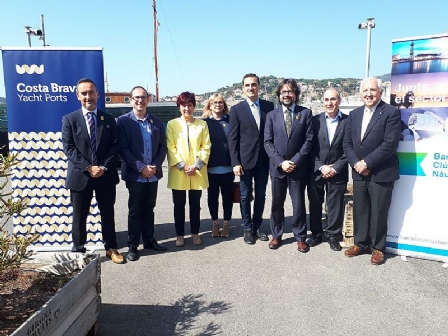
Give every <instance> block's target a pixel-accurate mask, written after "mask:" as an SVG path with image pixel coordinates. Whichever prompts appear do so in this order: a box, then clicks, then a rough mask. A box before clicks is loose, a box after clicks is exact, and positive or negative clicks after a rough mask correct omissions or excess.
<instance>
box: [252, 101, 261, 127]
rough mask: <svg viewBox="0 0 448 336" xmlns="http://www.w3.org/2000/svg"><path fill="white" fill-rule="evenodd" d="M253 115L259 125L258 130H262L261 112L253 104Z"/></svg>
mask: <svg viewBox="0 0 448 336" xmlns="http://www.w3.org/2000/svg"><path fill="white" fill-rule="evenodd" d="M252 114H253V116H254V118H255V122H256V123H257V127H258V130H260V110H259V109H258V105H257V104H255V103H252Z"/></svg>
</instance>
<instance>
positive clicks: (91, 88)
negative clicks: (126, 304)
mask: <svg viewBox="0 0 448 336" xmlns="http://www.w3.org/2000/svg"><path fill="white" fill-rule="evenodd" d="M76 96H77V97H78V100H79V101H80V102H81V108H80V109H79V110H77V111H75V112H72V113H69V114H67V115H65V116H64V117H63V118H62V145H63V148H64V153H65V155H66V156H67V160H68V169H67V179H66V182H65V185H66V187H67V188H68V189H70V199H71V202H72V206H73V220H72V240H73V248H72V251H73V252H82V253H84V252H86V249H85V246H84V245H85V244H86V241H87V228H86V222H87V216H88V214H89V209H90V203H91V202H92V197H93V191H95V197H96V200H97V202H98V208H99V210H100V214H101V230H102V234H103V241H104V247H105V249H106V256H107V257H109V258H111V259H112V261H113V262H114V263H117V264H121V263H123V261H124V259H123V257H122V256H121V255H120V253H119V252H118V251H117V241H116V233H115V219H114V204H115V196H116V185H117V184H118V182H119V181H120V180H119V178H118V173H117V168H116V161H117V156H118V136H117V125H116V123H115V119H114V118H113V117H112V116H111V115H110V114H108V113H105V112H103V111H100V110H98V109H97V102H98V98H99V95H98V90H97V88H96V84H95V83H94V82H93V81H92V80H91V79H89V78H83V79H80V80H79V81H78V84H77V86H76Z"/></svg>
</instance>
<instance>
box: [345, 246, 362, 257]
mask: <svg viewBox="0 0 448 336" xmlns="http://www.w3.org/2000/svg"><path fill="white" fill-rule="evenodd" d="M364 253H366V250H365V249H363V248H360V247H359V246H357V245H353V246H351V247H350V248H349V249H348V250H345V252H344V254H345V256H346V257H356V256H358V255H360V254H364Z"/></svg>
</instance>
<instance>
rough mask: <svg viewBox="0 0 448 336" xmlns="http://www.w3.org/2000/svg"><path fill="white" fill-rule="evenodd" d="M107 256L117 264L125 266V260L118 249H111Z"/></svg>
mask: <svg viewBox="0 0 448 336" xmlns="http://www.w3.org/2000/svg"><path fill="white" fill-rule="evenodd" d="M106 256H108V257H109V258H110V259H112V261H113V262H114V263H116V264H123V263H124V258H123V256H122V255H121V254H120V252H118V251H117V250H116V249H109V250H107V251H106Z"/></svg>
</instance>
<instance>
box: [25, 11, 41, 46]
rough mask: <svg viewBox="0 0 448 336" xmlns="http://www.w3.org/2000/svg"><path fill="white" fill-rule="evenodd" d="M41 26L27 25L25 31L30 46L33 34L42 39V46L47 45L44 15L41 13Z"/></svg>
mask: <svg viewBox="0 0 448 336" xmlns="http://www.w3.org/2000/svg"><path fill="white" fill-rule="evenodd" d="M40 22H41V28H31V26H25V33H26V35H27V38H28V47H31V36H38V37H39V40H41V41H42V46H43V47H46V44H45V28H44V15H43V14H41V15H40Z"/></svg>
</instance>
